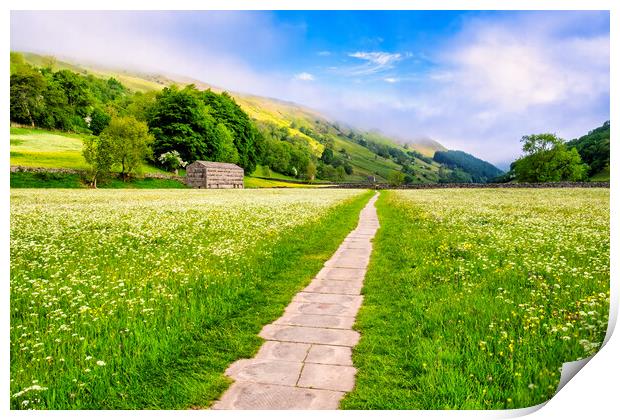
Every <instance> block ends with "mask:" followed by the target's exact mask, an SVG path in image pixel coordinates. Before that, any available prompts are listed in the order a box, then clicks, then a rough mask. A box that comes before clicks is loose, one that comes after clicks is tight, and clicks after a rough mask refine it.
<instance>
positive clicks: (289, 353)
mask: <svg viewBox="0 0 620 420" xmlns="http://www.w3.org/2000/svg"><path fill="white" fill-rule="evenodd" d="M310 346H311V345H310V344H304V343H285V342H282V341H266V342H265V343H264V344H263V345H262V346H261V348H260V350H258V353H256V356H255V358H256V359H268V360H286V361H288V362H303V360H304V359H305V358H306V356H307V355H308V351H309V350H310Z"/></svg>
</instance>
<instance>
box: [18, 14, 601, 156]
mask: <svg viewBox="0 0 620 420" xmlns="http://www.w3.org/2000/svg"><path fill="white" fill-rule="evenodd" d="M569 15H570V16H569ZM494 16H495V15H494ZM566 16H569V17H566ZM592 16H595V18H592ZM596 16H598V17H596ZM188 18H191V19H194V20H193V21H192V22H191V23H192V24H194V25H198V26H200V27H201V28H202V27H205V28H207V29H205V31H206V32H204V33H203V32H200V33H201V35H204V36H202V37H191V38H190V39H188V38H185V39H183V38H179V37H177V35H176V34H177V32H183V30H182V29H183V28H186V27H187V26H188V23H187V21H186V20H187V19H188ZM592 19H595V20H596V19H598V23H592ZM601 21H602V22H603V24H601ZM605 22H606V25H608V24H609V13H608V12H602V13H600V12H598V13H597V12H575V13H572V14H566V13H564V12H537V13H529V12H528V13H510V14H505V15H503V17H501V18H497V17H493V18H491V19H489V18H480V19H478V20H472V21H465V23H464V26H463V28H462V31H461V32H460V33H458V34H456V35H455V36H453V37H451V38H450V39H447V40H444V41H443V43H442V44H437V45H433V46H432V48H433V50H432V51H433V53H432V54H430V53H428V52H427V53H426V56H425V58H424V62H425V63H427V64H428V65H430V68H427V69H425V70H424V71H423V72H420V73H412V74H402V72H399V73H397V72H396V70H398V69H395V70H392V71H390V72H388V71H387V70H389V69H393V68H394V67H396V65H397V64H400V62H401V61H404V60H412V62H413V61H414V60H415V57H420V56H421V54H423V52H416V54H415V56H411V54H406V53H403V54H399V53H388V52H381V51H357V52H352V53H351V54H349V61H353V60H352V59H354V60H355V61H356V64H357V65H351V64H350V63H349V66H348V67H339V68H327V74H325V75H322V77H320V78H318V77H317V78H315V75H312V74H310V73H306V72H302V73H299V74H297V75H294V77H291V74H290V73H283V74H281V73H277V72H268V71H267V72H266V71H259V70H256V69H255V68H254V67H253V66H252V64H251V63H252V59H251V57H250V55H251V54H254V53H256V54H257V55H260V56H261V57H262V56H264V55H267V54H271V53H272V51H277V50H282V48H281V47H282V44H281V43H285V42H289V41H288V40H290V39H292V38H293V37H292V36H290V34H289V33H287V32H285V31H287V30H291V29H287V28H281V27H278V26H277V25H276V24H274V23H273V22H270V21H269V19H268V18H266V17H265V16H263V15H261V14H244V13H229V12H226V13H222V14H218V13H210V12H209V13H207V12H205V13H200V14H195V13H187V14H182V16H180V15H179V14H178V13H151V12H140V13H129V12H123V13H117V12H79V13H67V12H12V13H11V48H12V49H18V50H26V51H33V52H42V53H49V54H55V55H58V56H59V57H60V56H63V55H64V56H67V57H72V58H75V59H77V60H79V61H82V62H88V61H91V62H94V63H101V64H108V65H110V66H116V67H121V68H127V69H137V70H142V71H145V72H162V73H164V74H167V73H170V74H178V75H186V76H189V77H193V78H196V79H199V80H202V81H205V82H207V83H211V84H214V85H216V86H221V87H223V88H226V89H230V90H232V91H237V92H248V93H253V94H257V95H265V96H270V97H277V98H282V99H286V100H292V101H296V102H298V103H300V104H304V105H307V106H310V107H314V108H316V109H318V110H319V111H322V112H324V113H325V114H327V115H330V116H333V117H335V118H337V119H340V120H342V121H346V122H349V123H351V124H353V125H358V126H360V127H362V128H379V129H382V130H383V131H384V132H386V133H389V134H392V135H399V136H400V137H403V138H416V137H422V136H428V137H432V138H435V139H436V140H438V141H440V142H441V143H443V144H444V145H446V146H447V147H449V148H455V149H461V150H465V151H467V152H470V153H473V154H475V155H478V156H480V157H482V158H484V159H488V160H490V161H492V162H505V161H510V160H512V159H513V158H515V157H516V156H518V155H519V154H520V143H519V139H520V137H521V136H522V135H524V134H531V133H535V132H543V131H551V132H557V133H558V135H560V136H562V137H564V138H573V137H576V136H578V135H581V134H584V133H585V132H587V131H588V130H590V129H592V128H594V127H596V126H598V125H600V124H601V123H602V122H603V121H604V120H606V119H608V118H609V35H608V30H606V29H605ZM179 28H181V29H179ZM239 28H252V30H249V31H246V32H247V33H246V32H244V33H238V32H239V31H240V30H239ZM256 28H259V29H256ZM575 28H581V29H580V31H581V33H580V34H575V31H576V29H575ZM584 28H585V29H587V30H585V29H584ZM592 28H594V29H592ZM596 28H599V29H596ZM600 28H602V29H600ZM257 30H258V31H259V33H256V31H257ZM226 40H229V41H226ZM250 40H256V42H250ZM223 42H230V43H232V44H225V45H224V44H222V43H223ZM250 43H251V45H252V47H253V48H252V49H250V50H249V52H248V51H247V48H246V49H243V46H244V45H249V44H250ZM368 48H375V47H368ZM319 53H320V52H319ZM319 53H317V54H319ZM335 56H336V54H332V57H335ZM408 57H409V58H408ZM358 60H359V61H358ZM360 63H361V64H360ZM408 63H409V62H408ZM329 73H331V74H339V75H346V76H350V77H349V78H348V79H347V80H346V81H345V82H341V80H339V83H338V84H328V83H329V82H330V81H329V77H328V76H329ZM371 75H374V76H375V77H376V78H373V79H374V80H375V81H379V82H380V83H379V86H377V85H372V84H368V83H367V79H368V78H369V77H368V76H371ZM310 81H312V82H313V83H308V82H310ZM356 81H359V83H356ZM396 81H397V82H398V84H397V85H393V83H394V82H396ZM388 84H389V85H388Z"/></svg>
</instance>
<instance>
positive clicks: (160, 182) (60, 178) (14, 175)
mask: <svg viewBox="0 0 620 420" xmlns="http://www.w3.org/2000/svg"><path fill="white" fill-rule="evenodd" d="M97 185H98V188H120V189H162V188H168V189H169V188H175V189H178V188H187V186H186V185H185V184H184V183H183V182H180V181H177V180H175V179H159V178H142V179H132V180H129V181H126V182H125V181H122V180H120V179H108V180H104V181H100V182H99V183H98V184H97ZM11 188H88V183H87V182H85V180H84V179H82V177H81V176H80V175H78V174H63V173H54V172H42V173H39V172H11Z"/></svg>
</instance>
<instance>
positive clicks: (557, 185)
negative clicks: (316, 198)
mask: <svg viewBox="0 0 620 420" xmlns="http://www.w3.org/2000/svg"><path fill="white" fill-rule="evenodd" d="M326 188H364V189H375V190H407V189H414V190H416V189H417V190H424V189H438V188H609V182H540V183H527V182H523V183H506V184H473V183H472V184H465V183H463V184H457V183H455V184H409V185H399V186H394V185H389V184H363V183H359V184H338V185H333V186H329V187H326Z"/></svg>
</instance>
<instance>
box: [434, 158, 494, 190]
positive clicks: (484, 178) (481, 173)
mask: <svg viewBox="0 0 620 420" xmlns="http://www.w3.org/2000/svg"><path fill="white" fill-rule="evenodd" d="M433 159H434V160H435V161H437V162H439V163H443V164H445V165H446V166H448V167H449V168H458V169H461V170H462V171H464V172H467V173H468V174H469V175H470V178H471V179H470V180H469V181H472V182H477V183H485V182H488V181H489V180H491V179H493V178H496V177H498V176H500V175H502V174H503V172H502V171H501V170H500V169H498V168H496V167H495V166H493V165H492V164H490V163H489V162H487V161H484V160H482V159H478V158H477V157H475V156H472V155H470V154H469V153H465V152H462V151H460V150H446V151H441V150H438V151H436V152H435V156H434V157H433Z"/></svg>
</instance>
